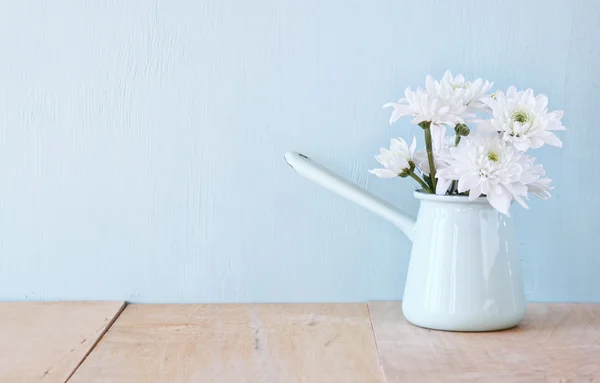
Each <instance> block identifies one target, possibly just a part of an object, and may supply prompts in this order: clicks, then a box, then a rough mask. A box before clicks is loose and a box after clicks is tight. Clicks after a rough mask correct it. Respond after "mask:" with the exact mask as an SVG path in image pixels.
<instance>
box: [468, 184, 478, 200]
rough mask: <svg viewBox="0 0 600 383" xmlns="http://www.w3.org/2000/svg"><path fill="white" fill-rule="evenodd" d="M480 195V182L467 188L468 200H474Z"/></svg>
mask: <svg viewBox="0 0 600 383" xmlns="http://www.w3.org/2000/svg"><path fill="white" fill-rule="evenodd" d="M480 196H481V185H480V184H477V185H475V186H473V188H472V189H471V190H469V201H475V200H476V199H477V198H479V197H480Z"/></svg>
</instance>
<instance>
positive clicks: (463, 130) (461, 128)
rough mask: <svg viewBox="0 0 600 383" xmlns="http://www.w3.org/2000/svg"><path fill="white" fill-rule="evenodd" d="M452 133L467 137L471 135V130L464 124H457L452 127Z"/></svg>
mask: <svg viewBox="0 0 600 383" xmlns="http://www.w3.org/2000/svg"><path fill="white" fill-rule="evenodd" d="M454 131H455V132H456V135H457V136H463V137H464V136H468V135H469V133H471V129H469V127H468V126H467V125H465V124H458V125H456V126H455V127H454Z"/></svg>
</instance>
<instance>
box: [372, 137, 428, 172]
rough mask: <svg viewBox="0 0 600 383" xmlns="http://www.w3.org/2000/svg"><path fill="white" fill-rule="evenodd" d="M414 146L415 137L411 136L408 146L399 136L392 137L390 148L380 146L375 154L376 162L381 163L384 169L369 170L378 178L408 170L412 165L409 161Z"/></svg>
mask: <svg viewBox="0 0 600 383" xmlns="http://www.w3.org/2000/svg"><path fill="white" fill-rule="evenodd" d="M416 146H417V140H416V139H415V137H413V140H412V143H411V145H410V147H408V143H407V142H406V141H404V139H402V138H400V137H398V138H392V140H391V144H390V148H389V149H386V148H381V150H380V154H379V155H376V156H375V159H376V160H377V162H379V163H380V164H382V165H383V166H384V169H373V170H369V172H371V173H373V174H375V175H376V176H377V177H380V178H393V177H398V176H400V175H401V174H403V173H406V172H407V171H410V169H411V168H412V167H414V164H413V165H411V162H412V161H413V159H412V158H413V154H414V152H415V147H416Z"/></svg>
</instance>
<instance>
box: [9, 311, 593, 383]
mask: <svg viewBox="0 0 600 383" xmlns="http://www.w3.org/2000/svg"><path fill="white" fill-rule="evenodd" d="M122 308H123V302H94V303H91V302H80V303H73V302H61V303H0V328H2V332H1V333H0V382H11V383H13V382H31V381H42V382H63V381H65V380H67V379H68V381H69V382H86V383H87V382H102V383H104V382H106V383H111V382H119V383H121V382H124V383H127V382H286V383H287V382H327V383H337V382H340V383H343V382H361V383H362V382H374V383H375V382H444V383H446V382H527V383H531V382H557V383H558V382H561V383H566V382H569V383H575V382H595V381H599V382H600V305H594V304H530V305H529V306H528V312H527V316H526V319H525V320H524V321H523V322H522V324H521V325H520V326H519V327H517V328H515V329H511V330H506V331H498V332H490V333H452V332H441V331H433V330H427V329H422V328H418V327H415V326H412V325H410V324H409V323H408V322H406V320H405V319H404V317H403V316H402V311H401V303H400V302H371V303H369V304H368V305H367V304H364V303H339V304H336V303H333V304H210V305H205V304H198V305H138V304H132V305H128V306H127V307H126V308H125V309H124V310H123V311H122V312H121V310H122ZM115 318H116V319H115ZM113 321H114V323H112V322H113ZM111 324H112V325H111ZM107 329H108V331H106V330H107ZM105 331H106V333H104V332H105ZM96 342H97V344H95V343H96ZM90 350H91V352H90ZM88 354H89V355H88ZM69 376H70V379H69Z"/></svg>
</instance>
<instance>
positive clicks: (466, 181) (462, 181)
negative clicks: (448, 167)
mask: <svg viewBox="0 0 600 383" xmlns="http://www.w3.org/2000/svg"><path fill="white" fill-rule="evenodd" d="M480 182H481V180H480V179H479V175H478V174H476V173H469V174H464V175H462V176H461V177H460V178H459V179H458V192H459V193H463V192H465V191H467V190H469V189H472V188H473V187H475V186H476V185H479V183H480Z"/></svg>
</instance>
